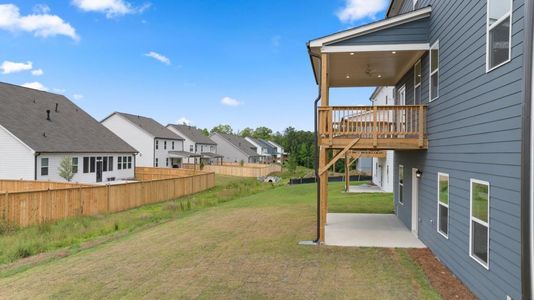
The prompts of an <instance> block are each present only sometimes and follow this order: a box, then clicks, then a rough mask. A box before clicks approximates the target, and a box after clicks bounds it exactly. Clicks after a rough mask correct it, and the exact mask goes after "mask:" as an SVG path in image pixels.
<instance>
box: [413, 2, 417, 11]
mask: <svg viewBox="0 0 534 300" xmlns="http://www.w3.org/2000/svg"><path fill="white" fill-rule="evenodd" d="M412 2H413V9H414V10H415V5H417V0H413V1H412Z"/></svg>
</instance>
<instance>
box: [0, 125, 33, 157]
mask: <svg viewBox="0 0 534 300" xmlns="http://www.w3.org/2000/svg"><path fill="white" fill-rule="evenodd" d="M0 129H3V130H4V131H5V132H7V134H8V135H10V136H11V137H13V138H14V139H15V140H17V141H18V142H19V143H21V144H22V145H24V147H26V148H28V150H30V151H31V152H32V153H33V154H35V150H33V149H32V148H31V147H30V146H28V145H27V144H26V143H24V142H23V141H22V140H21V139H19V138H18V137H17V136H16V135H14V134H13V133H11V131H9V130H7V128H5V127H4V126H2V125H0Z"/></svg>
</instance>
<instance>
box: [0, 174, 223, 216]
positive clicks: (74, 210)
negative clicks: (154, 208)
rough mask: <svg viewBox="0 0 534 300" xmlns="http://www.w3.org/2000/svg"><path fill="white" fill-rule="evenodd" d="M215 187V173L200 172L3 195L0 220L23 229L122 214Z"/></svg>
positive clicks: (0, 198)
mask: <svg viewBox="0 0 534 300" xmlns="http://www.w3.org/2000/svg"><path fill="white" fill-rule="evenodd" d="M214 186H215V174H214V173H208V172H199V171H197V174H194V175H188V176H183V177H179V178H170V179H158V180H150V181H140V182H131V183H122V184H114V185H99V186H81V187H74V188H73V187H70V188H60V189H50V190H40V191H24V192H14V193H9V192H5V193H3V194H1V195H0V219H1V220H4V221H7V222H8V223H12V224H17V225H19V226H23V227H24V226H29V225H34V224H41V223H47V222H51V221H55V220H60V219H64V218H68V217H74V216H90V215H97V214H105V213H113V212H119V211H123V210H127V209H130V208H134V207H138V206H142V205H144V204H150V203H157V202H162V201H168V200H172V199H175V198H178V197H182V196H186V195H191V194H194V193H197V192H200V191H203V190H206V189H209V188H211V187H214Z"/></svg>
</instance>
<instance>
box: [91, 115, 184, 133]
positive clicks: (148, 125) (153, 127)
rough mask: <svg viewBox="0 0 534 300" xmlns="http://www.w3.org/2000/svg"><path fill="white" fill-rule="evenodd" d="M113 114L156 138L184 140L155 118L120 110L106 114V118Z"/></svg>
mask: <svg viewBox="0 0 534 300" xmlns="http://www.w3.org/2000/svg"><path fill="white" fill-rule="evenodd" d="M114 114H117V115H119V116H122V117H124V118H125V119H126V120H128V121H130V122H132V123H133V124H135V125H137V127H140V128H141V129H143V130H144V131H146V132H148V133H149V134H151V135H153V136H154V137H156V138H160V139H169V140H184V138H183V137H181V136H179V135H177V134H176V133H174V132H172V131H170V130H169V129H168V128H166V127H165V126H163V125H161V124H160V123H158V122H157V121H156V120H154V119H152V118H149V117H143V116H138V115H132V114H127V113H122V112H114V113H112V114H111V115H110V116H108V117H107V118H106V119H108V118H109V117H111V116H112V115H114ZM106 119H104V120H102V122H104V121H105V120H106Z"/></svg>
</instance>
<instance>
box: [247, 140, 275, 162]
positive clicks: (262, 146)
mask: <svg viewBox="0 0 534 300" xmlns="http://www.w3.org/2000/svg"><path fill="white" fill-rule="evenodd" d="M245 140H247V142H249V143H251V144H252V145H253V146H254V147H255V148H256V153H258V155H259V156H260V162H262V163H272V162H273V155H272V146H271V145H269V143H267V142H265V141H263V140H262V139H256V138H251V137H246V138H245Z"/></svg>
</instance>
